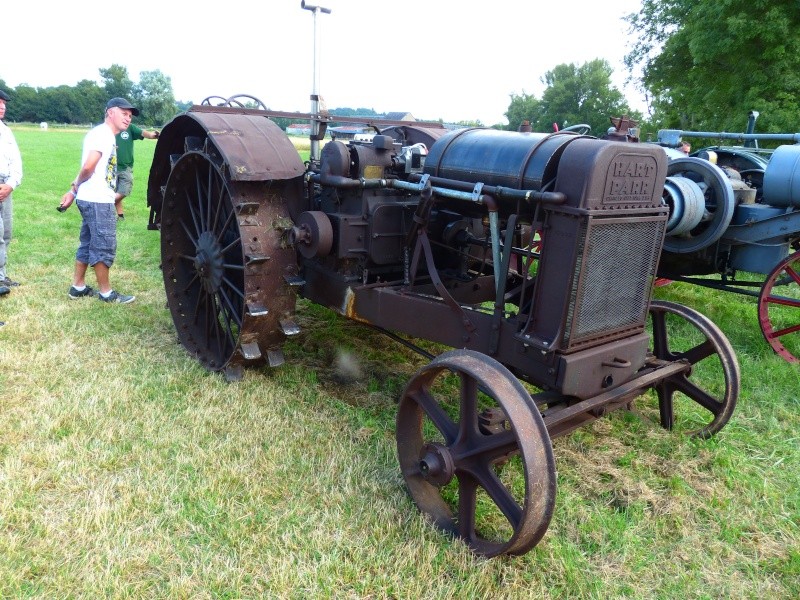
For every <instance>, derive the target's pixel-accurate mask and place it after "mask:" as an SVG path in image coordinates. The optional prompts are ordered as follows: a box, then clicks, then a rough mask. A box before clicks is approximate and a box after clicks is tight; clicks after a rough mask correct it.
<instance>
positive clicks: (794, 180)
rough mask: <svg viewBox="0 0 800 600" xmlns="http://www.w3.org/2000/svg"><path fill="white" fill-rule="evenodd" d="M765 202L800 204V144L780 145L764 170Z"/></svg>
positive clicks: (789, 204) (772, 203) (778, 204)
mask: <svg viewBox="0 0 800 600" xmlns="http://www.w3.org/2000/svg"><path fill="white" fill-rule="evenodd" d="M763 201H764V203H765V204H769V205H770V206H791V207H798V206H800V146H799V145H793V146H778V147H777V148H776V149H775V152H773V153H772V156H771V157H770V159H769V163H767V169H766V171H765V172H764V200H763Z"/></svg>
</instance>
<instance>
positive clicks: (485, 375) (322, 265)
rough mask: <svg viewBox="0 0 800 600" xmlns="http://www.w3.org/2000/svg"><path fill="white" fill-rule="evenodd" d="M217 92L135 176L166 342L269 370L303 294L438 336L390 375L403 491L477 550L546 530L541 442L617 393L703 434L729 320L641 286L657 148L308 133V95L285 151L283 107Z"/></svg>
mask: <svg viewBox="0 0 800 600" xmlns="http://www.w3.org/2000/svg"><path fill="white" fill-rule="evenodd" d="M315 96H316V94H312V108H318V106H317V104H316V102H317V100H318V98H316V97H315ZM222 104H224V105H223V106H212V105H211V103H210V102H205V103H202V104H201V105H198V106H194V107H192V108H191V109H190V110H188V111H186V112H185V113H182V114H180V115H178V116H177V117H175V118H174V119H173V120H172V121H171V122H169V123H168V124H167V125H166V126H165V127H164V128H163V130H162V132H161V136H160V138H159V140H158V144H157V146H156V150H155V156H154V160H153V165H152V169H151V171H150V177H149V183H148V192H147V194H148V203H149V205H150V206H151V209H152V218H151V224H152V226H153V227H155V228H159V229H160V235H161V259H162V269H163V277H164V285H165V291H166V297H167V304H168V307H169V310H170V312H171V315H172V319H173V322H174V324H175V327H176V330H177V335H178V338H179V340H180V342H181V343H182V344H183V346H184V347H185V348H186V350H187V351H188V352H189V353H190V354H191V355H193V356H194V357H196V358H197V360H198V361H200V363H202V364H203V365H204V366H205V367H207V368H208V369H210V370H213V371H220V372H223V373H225V374H226V375H227V376H228V377H229V378H231V379H236V378H238V377H241V375H242V369H243V368H244V367H249V366H264V365H269V366H271V367H276V366H278V365H280V364H281V363H282V362H283V361H284V355H283V351H282V347H283V345H284V343H285V341H286V340H287V337H288V336H292V335H295V334H297V333H298V332H299V329H300V328H299V326H298V324H297V321H296V320H295V308H296V299H297V298H298V297H300V298H305V299H307V300H308V301H310V302H312V303H316V304H318V305H321V306H324V307H327V308H329V309H330V310H332V311H334V312H336V313H338V314H340V315H342V316H343V317H345V318H348V319H352V320H354V321H357V322H359V323H363V324H365V325H369V326H371V327H373V328H376V329H379V330H381V331H383V332H385V333H387V334H388V335H389V336H391V337H392V338H393V339H395V340H397V341H400V342H402V343H404V344H406V345H407V346H409V347H411V348H413V349H416V350H419V352H420V353H422V354H426V352H425V351H424V350H422V349H421V348H419V346H418V344H417V343H416V342H415V340H429V341H432V342H437V343H439V344H441V345H443V346H446V347H447V348H451V350H446V351H444V352H443V353H441V354H439V355H438V356H430V358H431V359H432V360H430V362H429V363H428V364H427V365H426V366H424V367H422V368H420V369H419V370H418V371H417V372H416V374H415V375H413V376H412V378H411V380H410V381H409V382H408V384H407V386H406V387H405V389H404V391H403V392H402V395H401V397H400V399H399V405H398V409H397V419H396V440H397V452H398V458H399V463H400V468H401V471H402V475H403V478H404V480H405V483H406V485H407V489H408V491H409V492H410V495H411V497H412V499H413V501H414V502H415V503H416V505H417V506H418V508H419V509H420V510H421V511H422V512H423V513H424V514H426V515H427V516H428V517H429V518H430V519H431V520H432V522H433V523H434V524H435V525H436V526H437V527H439V528H441V529H442V530H444V531H446V532H449V533H451V534H452V535H454V536H455V537H457V538H459V539H461V540H463V541H464V542H465V543H466V544H468V545H469V547H470V548H472V549H473V550H474V551H475V552H476V553H478V554H480V555H483V556H496V555H500V554H523V553H525V552H527V551H528V550H530V549H531V548H533V547H534V546H535V545H536V544H537V543H538V542H539V541H540V539H541V538H542V536H543V535H544V534H545V532H546V530H547V528H548V525H549V523H550V520H551V517H552V514H553V510H554V505H555V499H556V467H555V459H554V453H553V448H552V443H551V439H552V438H554V437H556V436H560V435H564V434H567V433H569V432H571V431H573V430H575V429H576V428H578V427H581V426H582V425H584V424H587V423H590V422H592V421H594V420H595V419H598V418H600V417H602V416H604V415H606V414H608V413H610V412H611V411H614V410H616V409H634V408H635V410H637V412H638V413H639V414H641V415H642V416H643V418H644V417H651V418H652V419H653V420H655V421H657V422H658V423H659V424H660V425H661V426H662V427H664V428H667V429H675V430H678V431H681V432H683V433H685V434H688V435H694V436H699V437H707V436H710V435H712V434H714V433H716V432H717V431H719V430H720V429H721V428H722V427H723V426H724V425H725V424H726V423H727V422H728V420H729V419H730V417H731V414H732V413H733V410H734V407H735V404H736V401H737V398H738V395H739V386H740V374H739V366H738V363H737V360H736V356H735V353H734V351H733V349H732V348H731V346H730V344H729V342H728V341H727V339H726V338H725V336H724V335H723V334H722V332H721V331H720V330H719V329H718V328H717V327H716V326H715V325H714V324H713V323H712V322H711V321H710V320H708V319H707V318H706V317H704V316H703V315H701V314H700V313H698V312H696V311H694V310H692V309H689V308H687V307H684V306H681V305H679V304H675V303H669V302H655V301H651V294H652V289H653V281H654V279H655V276H656V272H657V268H658V261H659V256H660V254H661V250H662V244H663V240H664V234H665V230H666V227H667V222H668V208H667V207H666V206H665V205H664V203H663V201H662V192H663V188H664V182H665V180H666V177H667V157H666V155H665V153H664V151H663V149H661V148H659V147H657V146H655V145H647V144H626V143H620V142H613V141H605V140H599V139H595V138H592V137H588V136H585V135H580V134H577V133H575V132H558V133H553V134H540V133H532V132H526V133H522V132H508V131H497V130H493V129H482V128H473V129H461V130H455V131H448V130H446V129H444V128H442V127H441V125H438V124H430V123H428V124H426V123H419V122H394V123H392V122H378V121H373V122H371V123H369V124H370V125H371V126H372V127H373V129H374V131H375V132H376V135H375V136H374V137H373V138H372V140H371V141H369V142H361V141H350V142H347V143H345V142H343V141H331V142H328V143H327V144H325V145H324V146H322V144H321V141H322V140H323V139H324V134H325V129H326V127H327V125H328V124H329V123H330V122H332V120H333V118H332V117H330V116H329V115H327V114H325V113H324V111H322V110H312V112H311V113H310V114H308V115H304V116H305V117H307V118H308V119H309V120H310V121H311V123H312V149H311V156H310V160H308V161H307V162H306V163H304V162H303V160H301V158H300V156H299V154H298V152H297V150H296V149H295V147H294V145H293V144H292V142H291V141H290V139H289V138H288V137H287V135H286V134H285V133H284V131H282V130H281V129H280V128H279V127H278V126H277V125H276V124H275V122H274V121H273V120H272V118H273V117H277V116H286V115H290V116H292V117H294V118H297V116H298V115H297V113H279V112H271V111H268V110H264V109H263V108H246V107H245V106H244V104H247V103H246V102H239V101H236V100H235V99H229V100H228V101H225V102H223V103H222ZM258 104H260V103H258ZM336 121H340V122H354V121H358V119H357V118H356V117H352V118H350V119H345V118H341V117H336ZM361 121H362V122H363V120H361ZM539 231H541V232H543V234H544V235H543V237H542V238H541V239H540V236H539V235H537V234H536V232H539Z"/></svg>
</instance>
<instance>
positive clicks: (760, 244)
mask: <svg viewBox="0 0 800 600" xmlns="http://www.w3.org/2000/svg"><path fill="white" fill-rule="evenodd" d="M757 117H758V113H757V112H755V111H753V112H751V113H750V114H749V119H748V127H747V130H746V132H745V133H725V132H702V131H680V130H662V131H660V132H659V135H658V143H659V144H661V145H662V146H664V147H666V148H675V147H676V146H677V145H678V144H679V142H680V141H681V140H683V139H686V138H688V139H717V140H722V141H727V140H737V141H739V142H742V145H739V146H735V145H715V146H707V147H704V148H702V149H700V150H697V151H695V152H694V153H692V155H691V156H685V155H681V154H680V153H677V152H676V151H674V150H670V151H669V152H670V156H671V157H672V158H671V160H670V162H669V165H668V166H667V180H666V183H665V191H664V198H665V201H666V203H667V205H668V206H669V208H670V216H669V219H668V221H667V229H666V238H665V240H664V251H663V253H662V256H661V261H660V265H659V276H660V277H662V278H664V279H666V280H669V281H681V282H687V283H692V284H696V285H702V286H705V287H710V288H714V289H718V290H723V291H728V292H736V293H739V294H745V295H750V296H754V297H756V298H757V299H758V323H759V325H760V327H761V331H762V333H763V334H764V337H765V339H766V340H767V342H768V343H769V344H770V346H771V347H772V348H773V349H774V350H775V352H776V353H778V354H779V355H780V356H782V357H783V358H784V359H786V360H787V361H789V362H793V363H797V362H800V361H799V360H798V357H800V253H798V252H797V251H798V250H800V134H771V133H761V134H759V133H754V127H755V121H756V118H757ZM759 141H769V142H772V143H773V144H775V143H783V145H780V146H778V147H777V148H775V149H764V148H760V147H759V146H758V143H759ZM786 142H791V143H786Z"/></svg>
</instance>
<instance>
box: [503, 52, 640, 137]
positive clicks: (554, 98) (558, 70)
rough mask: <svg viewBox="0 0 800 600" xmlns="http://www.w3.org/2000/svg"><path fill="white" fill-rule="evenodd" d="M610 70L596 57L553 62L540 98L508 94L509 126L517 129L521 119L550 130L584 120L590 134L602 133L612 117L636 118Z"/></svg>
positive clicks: (583, 122) (603, 61) (545, 76)
mask: <svg viewBox="0 0 800 600" xmlns="http://www.w3.org/2000/svg"><path fill="white" fill-rule="evenodd" d="M613 72H614V71H613V69H612V68H611V66H610V65H609V64H608V62H607V61H605V60H603V59H599V58H598V59H595V60H592V61H589V62H587V63H584V64H582V65H576V64H574V63H570V64H560V65H557V66H556V67H555V68H554V69H553V70H552V71H548V72H547V73H545V75H544V77H543V78H542V82H543V83H545V84H546V85H547V87H546V88H545V90H544V92H543V93H542V98H541V100H539V99H536V98H535V97H533V96H529V95H527V94H523V95H522V96H514V95H512V96H511V105H510V106H509V107H508V111H507V112H506V117H507V118H508V122H509V128H510V129H517V127H518V126H519V125H520V123H521V122H522V121H523V120H528V121H530V123H531V126H532V127H533V130H534V131H541V132H547V131H552V130H553V124H554V123H555V124H557V126H558V127H559V128H560V129H563V128H564V127H569V126H571V125H578V124H586V125H590V126H591V128H592V133H593V134H594V135H602V134H604V133H605V132H606V130H607V129H608V128H609V127H610V125H611V121H610V119H611V118H612V117H619V116H622V115H628V116H629V117H632V118H633V119H636V120H639V119H640V118H641V115H640V114H639V113H638V112H637V111H633V110H631V108H630V106H629V105H628V103H627V101H626V100H625V97H624V96H623V94H622V92H620V91H619V90H618V89H617V88H616V87H614V86H613V85H612V83H611V75H612V74H613Z"/></svg>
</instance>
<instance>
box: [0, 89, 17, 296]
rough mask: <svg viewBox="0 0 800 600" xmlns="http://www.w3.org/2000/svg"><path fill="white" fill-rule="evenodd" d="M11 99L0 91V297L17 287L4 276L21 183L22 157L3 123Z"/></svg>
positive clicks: (11, 134) (15, 283) (12, 135)
mask: <svg viewBox="0 0 800 600" xmlns="http://www.w3.org/2000/svg"><path fill="white" fill-rule="evenodd" d="M9 100H11V97H10V96H9V95H8V94H6V93H5V92H4V91H3V90H0V296H4V295H6V294H8V293H9V292H10V291H11V288H12V287H14V286H17V285H19V284H18V283H17V282H16V281H12V280H11V279H9V278H8V275H7V274H6V257H7V254H8V245H9V243H10V242H11V226H12V223H13V214H12V213H13V204H12V199H11V193H12V192H13V191H14V189H15V188H16V187H17V186H18V185H19V184H20V183H21V182H22V157H21V156H20V153H19V146H17V140H16V139H15V138H14V134H13V133H12V132H11V130H10V129H9V128H8V126H7V125H6V124H5V123H3V119H4V118H5V116H6V102H8V101H9Z"/></svg>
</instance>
